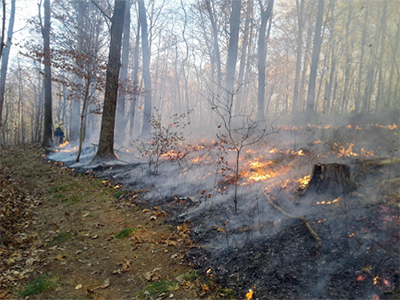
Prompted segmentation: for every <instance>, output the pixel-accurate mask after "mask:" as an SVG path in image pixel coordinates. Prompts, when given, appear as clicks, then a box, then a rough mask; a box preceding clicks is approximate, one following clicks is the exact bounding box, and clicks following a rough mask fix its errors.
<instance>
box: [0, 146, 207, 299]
mask: <svg viewBox="0 0 400 300" xmlns="http://www.w3.org/2000/svg"><path fill="white" fill-rule="evenodd" d="M43 158H45V156H44V152H43V150H42V149H40V148H37V147H35V146H25V147H19V148H18V149H16V148H4V149H1V150H0V185H1V192H0V204H1V208H0V259H1V262H2V263H0V299H9V298H18V297H19V296H20V293H21V291H24V289H25V290H26V288H27V287H29V286H31V285H32V284H36V281H35V280H36V279H38V278H42V275H41V274H46V277H45V278H51V283H45V284H46V285H45V288H39V289H37V288H34V289H33V290H34V291H35V293H36V291H39V292H38V294H29V293H30V292H27V293H28V294H26V295H30V298H32V299H43V298H46V299H59V298H82V297H85V295H86V296H87V297H89V298H93V297H94V298H96V299H97V298H103V299H104V298H105V299H115V298H118V299H120V298H126V296H127V295H128V294H129V295H130V297H136V296H140V295H141V293H142V292H143V291H147V290H146V288H147V287H150V286H154V284H156V285H158V284H163V283H164V282H168V285H172V286H173V289H171V286H170V288H169V289H170V290H174V294H173V295H172V294H169V293H167V294H166V295H167V296H168V295H170V296H171V295H172V298H174V299H179V298H182V297H183V298H198V297H199V296H200V295H204V288H203V285H202V284H201V282H197V284H188V282H187V281H184V282H178V281H174V280H173V281H170V278H178V277H179V276H180V275H182V274H186V273H188V272H189V271H190V270H191V268H190V267H189V266H188V265H187V258H186V257H187V253H188V251H189V248H187V247H186V245H188V244H190V243H191V241H190V237H189V233H190V228H189V225H188V224H187V223H184V224H182V225H179V226H178V227H174V226H171V225H167V224H165V223H164V222H165V220H166V219H167V215H166V213H165V212H164V211H162V210H161V209H160V208H159V207H154V208H153V209H151V208H145V209H144V211H143V209H142V210H138V209H137V208H138V207H140V206H136V205H131V206H129V207H128V206H127V207H128V208H123V209H121V208H120V207H118V203H117V204H116V203H115V199H114V192H115V190H114V188H113V185H112V183H109V184H108V185H105V184H103V185H100V186H99V185H98V184H97V182H98V179H96V178H95V177H94V176H91V175H90V173H89V174H85V175H83V174H78V173H75V172H74V171H73V170H71V169H68V168H65V167H64V166H63V164H62V163H57V162H49V161H45V160H43ZM95 183H96V184H95ZM123 197H127V198H128V197H129V198H130V199H134V201H136V199H139V198H140V197H141V193H138V192H132V194H129V193H126V194H125V195H124V196H123ZM121 201H123V199H122V200H121ZM152 216H155V217H156V218H154V217H153V218H151V217H152ZM150 220H151V221H150ZM150 222H151V223H150ZM139 224H146V228H145V227H143V226H141V225H139ZM124 228H125V229H128V230H126V231H125V232H124V231H123V234H122V236H126V237H128V236H130V238H129V239H115V236H116V234H117V233H119V232H121V230H123V229H124ZM94 230H95V232H93V231H94ZM132 245H133V246H134V248H132ZM167 248H169V250H168V249H167ZM132 251H134V252H132ZM127 257H129V259H128V258H127ZM116 265H117V266H118V268H117V270H115V266H116ZM131 266H135V267H134V268H131ZM113 270H114V271H113ZM149 270H150V271H149ZM191 272H193V270H192V271H191ZM108 276H115V277H113V278H114V279H113V280H112V282H113V283H112V284H111V280H110V278H109V277H108ZM100 278H103V279H100ZM104 278H106V279H104ZM196 280H197V281H199V279H198V278H196ZM149 284H150V285H149ZM189 286H190V288H188V287H189ZM83 287H84V288H83ZM127 293H128V294H127Z"/></svg>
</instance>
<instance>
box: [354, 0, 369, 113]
mask: <svg viewBox="0 0 400 300" xmlns="http://www.w3.org/2000/svg"><path fill="white" fill-rule="evenodd" d="M368 3H369V1H365V19H364V26H363V32H362V37H361V56H360V68H359V71H358V85H357V99H356V105H355V106H356V107H355V110H356V112H357V113H358V112H360V104H361V83H362V72H363V66H364V52H365V40H366V37H367V20H368Z"/></svg>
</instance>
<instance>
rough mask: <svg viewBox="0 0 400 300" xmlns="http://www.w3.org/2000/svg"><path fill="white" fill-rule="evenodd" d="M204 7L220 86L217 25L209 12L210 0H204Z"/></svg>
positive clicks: (210, 11)
mask: <svg viewBox="0 0 400 300" xmlns="http://www.w3.org/2000/svg"><path fill="white" fill-rule="evenodd" d="M206 6H207V11H208V16H209V18H210V22H211V27H212V32H213V37H214V38H213V44H214V54H215V59H216V63H217V74H218V77H217V78H218V84H221V82H222V72H221V55H220V52H219V45H218V30H217V24H216V23H215V20H214V15H213V13H212V10H211V4H210V0H206Z"/></svg>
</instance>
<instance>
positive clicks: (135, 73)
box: [129, 18, 140, 137]
mask: <svg viewBox="0 0 400 300" xmlns="http://www.w3.org/2000/svg"><path fill="white" fill-rule="evenodd" d="M139 47H140V18H138V23H137V31H136V41H135V52H134V54H133V71H132V72H133V76H132V77H133V100H132V101H131V115H130V122H129V134H130V136H131V137H132V136H133V131H134V127H135V113H136V104H137V103H138V100H139V95H140V89H139Z"/></svg>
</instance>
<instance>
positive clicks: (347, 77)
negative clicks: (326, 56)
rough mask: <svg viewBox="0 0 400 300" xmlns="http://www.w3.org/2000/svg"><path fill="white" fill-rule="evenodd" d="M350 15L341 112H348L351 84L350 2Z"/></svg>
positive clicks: (347, 23) (348, 16)
mask: <svg viewBox="0 0 400 300" xmlns="http://www.w3.org/2000/svg"><path fill="white" fill-rule="evenodd" d="M347 9H348V15H347V22H346V36H345V53H346V66H345V76H344V88H343V100H342V109H341V112H342V113H345V112H346V106H347V93H348V88H349V83H350V65H351V54H350V53H349V34H350V22H351V20H352V12H353V6H352V3H351V1H350V2H348V7H347Z"/></svg>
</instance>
